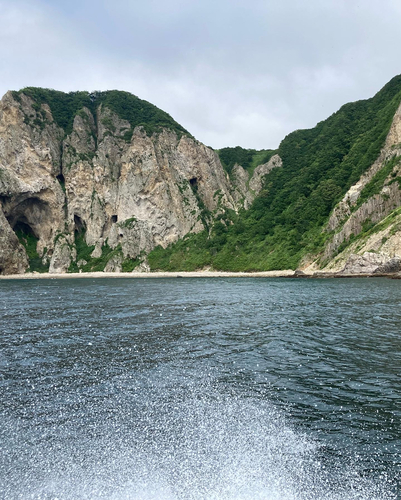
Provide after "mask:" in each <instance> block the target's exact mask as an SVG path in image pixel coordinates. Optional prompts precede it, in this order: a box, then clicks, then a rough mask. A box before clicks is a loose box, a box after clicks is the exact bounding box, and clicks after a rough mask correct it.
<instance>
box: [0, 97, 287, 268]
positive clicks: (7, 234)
mask: <svg viewBox="0 0 401 500" xmlns="http://www.w3.org/2000/svg"><path fill="white" fill-rule="evenodd" d="M277 165H278V163H277ZM264 168H266V167H264V166H261V167H260V168H259V169H258V170H256V171H255V174H254V176H253V177H252V179H253V182H254V183H256V187H255V186H253V188H252V191H250V190H249V188H248V187H247V184H246V182H241V181H238V182H237V183H231V181H230V178H229V176H228V174H227V173H226V172H225V170H224V169H223V167H222V165H221V163H220V160H219V157H218V155H217V153H216V152H215V151H213V150H212V149H210V148H207V147H206V146H204V145H203V144H201V143H200V142H198V141H196V140H195V139H194V138H193V137H192V136H191V135H190V134H189V133H188V132H187V131H185V129H183V128H182V127H181V126H180V125H179V124H178V123H176V122H175V121H174V120H173V119H172V118H171V117H170V116H169V115H167V113H164V112H163V111H161V110H158V109H157V108H156V107H155V106H153V105H151V104H149V103H147V102H146V101H142V100H140V99H138V98H137V97H135V96H132V95H131V94H128V93H125V92H117V91H111V92H98V93H92V94H89V93H85V92H76V93H71V94H63V93H61V92H56V91H51V90H45V89H34V88H28V89H24V90H22V91H20V92H8V93H7V94H6V95H5V96H4V97H3V99H2V100H1V102H0V274H12V273H23V272H25V271H26V270H28V269H29V270H36V271H46V270H49V272H51V273H56V272H67V271H68V270H70V271H79V270H82V271H99V270H106V271H121V270H125V271H129V270H132V269H134V268H136V267H138V266H140V268H143V269H147V262H146V255H147V254H148V253H149V252H150V251H151V250H152V249H153V248H154V247H156V246H161V247H162V248H163V247H167V246H168V245H169V244H171V243H174V242H176V241H178V240H179V239H182V238H183V237H184V236H185V235H187V234H188V233H199V232H201V231H204V230H208V229H209V227H210V226H211V225H212V223H213V221H214V219H215V217H216V216H218V215H219V214H220V213H224V211H225V210H231V211H234V212H235V211H238V209H239V208H240V207H241V206H243V205H244V203H249V202H251V201H252V199H253V197H254V196H255V195H256V194H257V193H258V190H260V189H261V185H260V180H258V179H260V176H261V172H263V169H264ZM267 168H269V169H270V168H272V166H271V165H270V166H269V167H267ZM238 169H239V170H240V169H241V167H238ZM243 177H246V174H244V176H243ZM247 180H249V179H247Z"/></svg>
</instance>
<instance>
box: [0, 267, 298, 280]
mask: <svg viewBox="0 0 401 500" xmlns="http://www.w3.org/2000/svg"><path fill="white" fill-rule="evenodd" d="M293 275H294V271H292V270H291V269H289V270H284V271H262V272H254V273H253V272H250V273H246V272H225V271H182V272H179V271H177V272H176V271H154V272H132V273H105V272H103V271H100V272H90V273H54V274H53V273H25V274H6V275H4V276H0V280H7V279H8V280H18V279H76V278H79V279H81V278H131V279H132V278H288V277H293Z"/></svg>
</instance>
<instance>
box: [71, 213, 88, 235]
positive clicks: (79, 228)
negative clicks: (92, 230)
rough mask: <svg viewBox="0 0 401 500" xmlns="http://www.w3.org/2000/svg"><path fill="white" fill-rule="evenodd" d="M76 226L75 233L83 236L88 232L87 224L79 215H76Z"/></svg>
mask: <svg viewBox="0 0 401 500" xmlns="http://www.w3.org/2000/svg"><path fill="white" fill-rule="evenodd" d="M74 225H75V233H76V234H81V233H84V232H85V231H86V224H85V222H84V221H83V220H82V219H81V217H79V215H74Z"/></svg>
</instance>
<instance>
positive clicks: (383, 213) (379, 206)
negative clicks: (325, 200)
mask: <svg viewBox="0 0 401 500" xmlns="http://www.w3.org/2000/svg"><path fill="white" fill-rule="evenodd" d="M389 167H391V168H390V169H389ZM380 172H386V176H384V178H383V180H382V186H381V188H380V191H379V192H378V193H376V194H373V195H371V196H370V197H368V198H367V199H366V200H365V201H363V202H361V201H360V200H361V195H363V193H364V188H366V187H367V186H369V183H371V182H372V181H374V179H376V178H377V175H378V174H380ZM399 181H401V105H400V106H399V108H398V109H397V112H396V113H395V115H394V118H393V121H392V124H391V127H390V130H389V133H388V135H387V137H386V141H385V145H384V147H383V149H382V150H381V152H380V155H379V157H378V158H377V160H376V161H375V162H374V163H373V165H372V166H371V168H370V169H369V170H368V171H367V172H366V173H365V174H363V175H362V176H361V178H360V180H359V181H358V182H357V183H356V184H354V185H353V186H351V188H350V189H349V190H348V192H347V193H346V195H345V196H344V198H343V199H342V201H341V202H340V203H339V204H338V205H337V206H336V207H335V209H334V210H333V213H332V215H331V217H330V219H329V222H328V224H327V227H326V231H328V232H333V235H332V237H331V238H330V239H329V240H328V243H327V244H326V247H325V250H324V253H323V255H322V257H321V258H320V259H319V261H320V262H323V263H324V269H325V270H326V271H342V272H351V273H359V272H365V271H363V269H369V270H368V271H366V272H369V273H370V272H374V270H375V269H376V268H377V267H378V266H379V265H384V264H385V262H389V261H390V260H391V259H398V258H399V257H400V256H401V246H400V244H399V243H400V242H399V239H400V238H399V233H398V229H397V224H398V223H399V221H398V217H395V218H394V220H389V221H388V223H385V224H384V225H383V226H381V225H380V224H381V223H382V222H383V221H385V220H386V218H387V217H388V216H391V217H393V215H397V214H396V213H395V211H396V210H397V209H398V207H400V206H401V190H400V186H401V184H400V182H399ZM362 199H363V198H362ZM373 228H374V229H373ZM395 229H396V230H395ZM342 247H345V248H344V250H342ZM369 252H376V254H375V253H369ZM377 255H379V256H381V257H380V258H379V257H378V256H377ZM380 259H381V261H380V263H379V260H380ZM376 261H377V262H376ZM391 265H392V264H391ZM316 267H319V266H317V265H316V262H315V263H313V264H312V265H310V266H309V268H310V269H316ZM387 267H388V266H387ZM390 267H391V266H390ZM351 269H354V271H351ZM383 272H384V271H383Z"/></svg>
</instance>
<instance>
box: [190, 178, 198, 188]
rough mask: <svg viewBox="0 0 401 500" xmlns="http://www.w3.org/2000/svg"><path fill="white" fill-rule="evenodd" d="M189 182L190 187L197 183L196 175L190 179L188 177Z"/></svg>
mask: <svg viewBox="0 0 401 500" xmlns="http://www.w3.org/2000/svg"><path fill="white" fill-rule="evenodd" d="M189 183H190V184H191V186H192V187H195V186H197V185H198V179H197V178H196V177H192V179H189Z"/></svg>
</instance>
